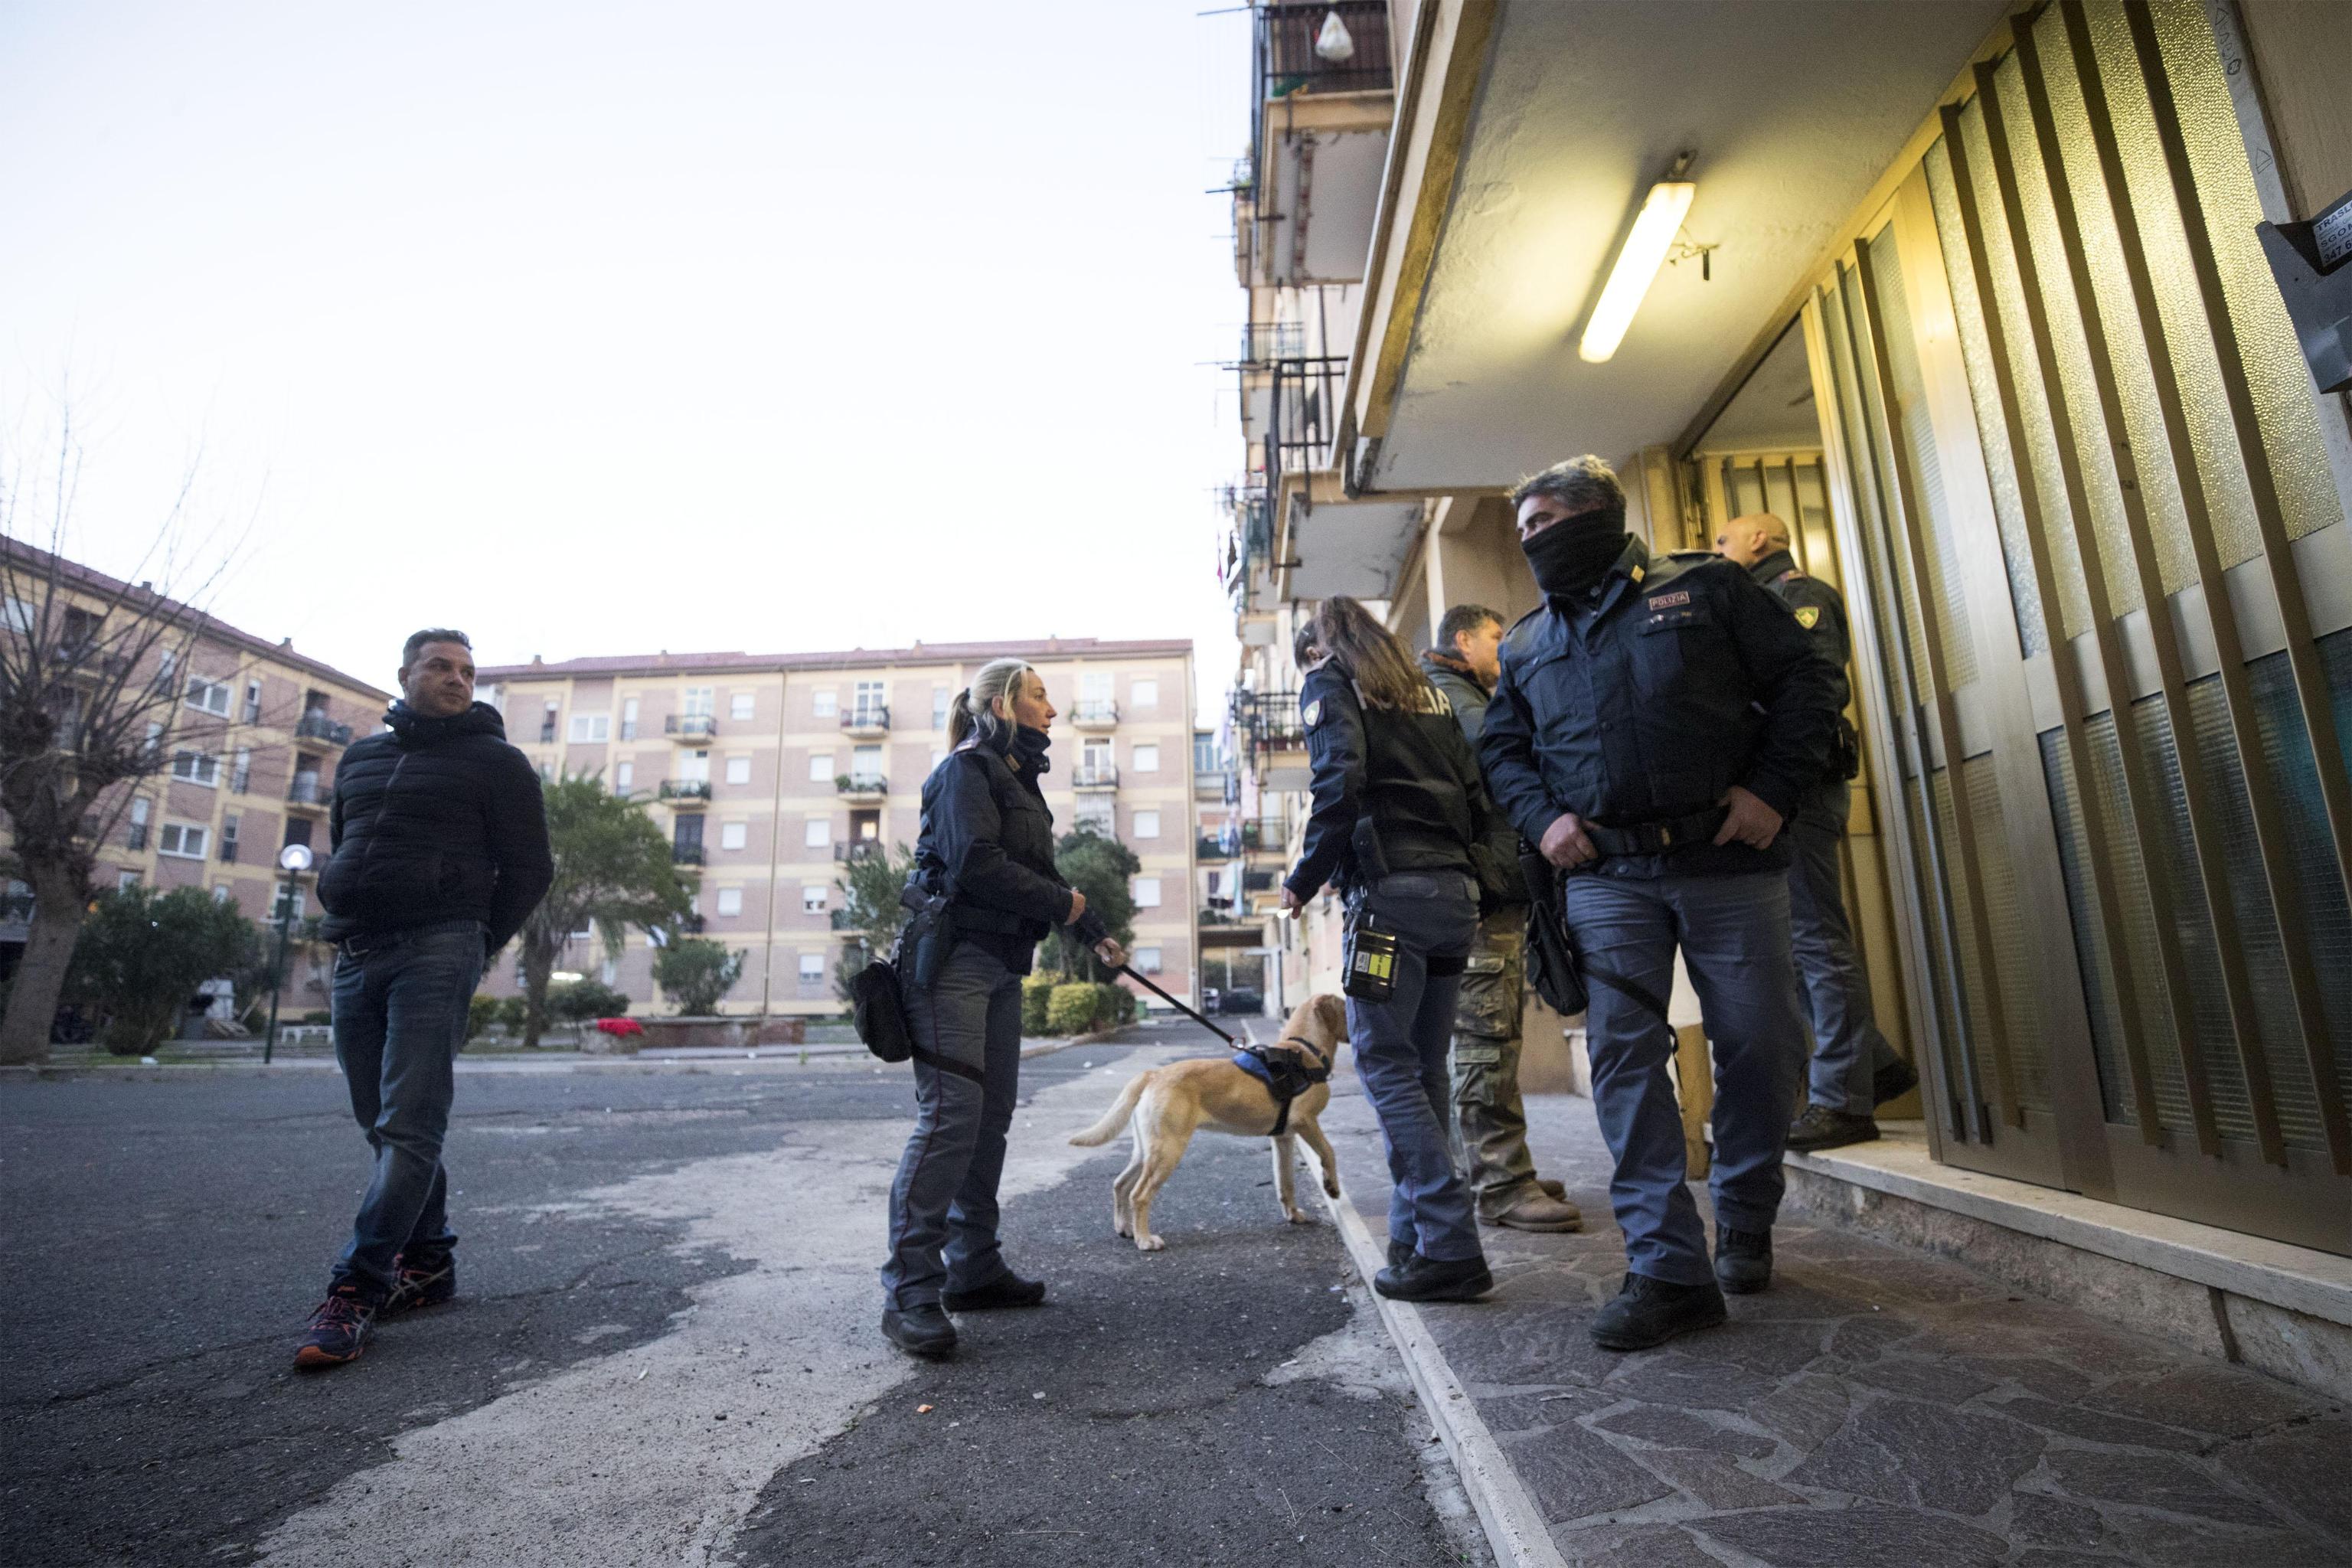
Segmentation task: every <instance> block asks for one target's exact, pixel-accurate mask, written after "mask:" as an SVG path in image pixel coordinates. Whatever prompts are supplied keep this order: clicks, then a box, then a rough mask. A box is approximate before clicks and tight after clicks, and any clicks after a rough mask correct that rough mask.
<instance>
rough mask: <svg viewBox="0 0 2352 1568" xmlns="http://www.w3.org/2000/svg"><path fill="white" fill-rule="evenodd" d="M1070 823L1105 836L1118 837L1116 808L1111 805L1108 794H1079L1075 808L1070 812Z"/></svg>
mask: <svg viewBox="0 0 2352 1568" xmlns="http://www.w3.org/2000/svg"><path fill="white" fill-rule="evenodd" d="M1070 825H1071V826H1073V827H1076V828H1082V829H1084V830H1085V831H1087V832H1088V833H1097V834H1100V835H1101V836H1102V837H1105V838H1116V837H1118V810H1117V808H1116V807H1115V806H1113V805H1111V801H1110V797H1109V796H1108V795H1085V796H1081V797H1080V799H1079V801H1078V808H1077V810H1076V811H1075V812H1073V813H1071V814H1070Z"/></svg>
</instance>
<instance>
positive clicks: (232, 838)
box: [220, 811, 237, 864]
mask: <svg viewBox="0 0 2352 1568" xmlns="http://www.w3.org/2000/svg"><path fill="white" fill-rule="evenodd" d="M236 827H237V815H236V812H233V811H232V812H230V813H228V814H227V815H226V816H223V817H222V818H221V841H220V858H222V859H223V860H226V861H228V862H230V863H231V864H235V863H236Z"/></svg>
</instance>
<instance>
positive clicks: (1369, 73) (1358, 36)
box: [1257, 0, 1396, 104]
mask: <svg viewBox="0 0 2352 1568" xmlns="http://www.w3.org/2000/svg"><path fill="white" fill-rule="evenodd" d="M1334 13H1337V14H1338V16H1339V25H1340V26H1343V27H1345V28H1346V29H1347V31H1348V41H1349V45H1351V46H1352V47H1350V49H1349V52H1348V54H1347V55H1346V56H1345V57H1344V58H1339V59H1334V58H1329V57H1328V56H1326V55H1325V54H1323V53H1322V52H1321V51H1319V50H1318V48H1317V47H1316V43H1317V40H1318V38H1319V37H1321V35H1322V31H1323V19H1324V18H1325V17H1326V16H1330V15H1332V14H1334ZM1257 85H1258V92H1257V97H1258V100H1259V102H1260V103H1261V104H1262V103H1264V102H1265V100H1269V99H1283V98H1288V97H1290V96H1292V95H1293V94H1294V93H1321V92H1388V91H1391V90H1392V89H1394V87H1395V86H1396V75H1395V71H1394V70H1393V68H1391V65H1390V51H1389V7H1388V0H1337V4H1334V3H1333V0H1274V3H1273V4H1271V5H1261V6H1259V7H1258V13H1257Z"/></svg>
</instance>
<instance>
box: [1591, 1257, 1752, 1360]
mask: <svg viewBox="0 0 2352 1568" xmlns="http://www.w3.org/2000/svg"><path fill="white" fill-rule="evenodd" d="M1728 1316H1730V1313H1729V1312H1727V1311H1726V1310H1725V1309H1724V1305H1723V1292H1722V1291H1721V1290H1718V1289H1716V1288H1715V1287H1714V1286H1713V1285H1675V1284H1669V1283H1668V1282H1667V1281H1665V1280H1664V1279H1651V1278H1650V1277H1649V1276H1648V1275H1646V1274H1628V1275H1627V1276H1625V1288H1624V1289H1622V1290H1621V1291H1619V1292H1618V1294H1617V1299H1616V1300H1613V1301H1612V1302H1610V1303H1609V1304H1608V1305H1607V1306H1605V1307H1603V1308H1601V1310H1600V1311H1599V1312H1598V1313H1597V1314H1595V1316H1594V1317H1593V1320H1592V1342H1593V1343H1594V1344H1596V1345H1599V1346H1600V1347H1601V1349H1602V1350H1605V1351H1645V1350H1648V1349H1649V1348H1650V1347H1651V1346H1652V1345H1662V1344H1664V1343H1665V1342H1667V1341H1668V1340H1670V1339H1673V1338H1674V1337H1675V1335H1676V1334H1686V1333H1689V1332H1691V1331H1693V1330H1694V1329H1711V1328H1714V1327H1715V1326H1716V1325H1717V1324H1718V1323H1720V1322H1722V1321H1724V1319H1726V1318H1727V1317H1728Z"/></svg>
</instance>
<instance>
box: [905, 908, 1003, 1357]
mask: <svg viewBox="0 0 2352 1568" xmlns="http://www.w3.org/2000/svg"><path fill="white" fill-rule="evenodd" d="M906 1000H907V1023H908V1027H909V1028H910V1029H911V1030H912V1031H913V1032H914V1037H915V1044H916V1046H917V1047H919V1048H921V1049H923V1050H926V1051H929V1052H931V1053H933V1054H934V1055H936V1056H938V1057H940V1058H942V1059H943V1060H944V1061H946V1062H948V1063H949V1064H950V1065H951V1068H961V1069H962V1071H961V1072H958V1071H953V1070H942V1069H940V1068H937V1067H934V1066H932V1065H931V1064H930V1063H929V1062H927V1061H923V1060H921V1059H920V1058H918V1059H917V1060H916V1062H915V1132H914V1136H913V1137H911V1138H909V1139H908V1140H907V1152H905V1153H904V1154H903V1155H901V1156H899V1160H898V1177H897V1179H896V1180H894V1181H893V1182H891V1184H890V1256H889V1258H888V1259H887V1260H886V1261H885V1262H884V1263H883V1265H882V1271H881V1272H882V1295H883V1299H884V1300H885V1302H886V1303H887V1305H889V1306H891V1307H895V1308H897V1309H898V1310H901V1311H903V1310H906V1309H908V1308H909V1307H922V1306H936V1305H937V1304H938V1302H939V1300H940V1291H942V1290H943V1289H951V1290H976V1289H980V1288H981V1287H982V1286H984V1285H988V1284H991V1283H992V1282H993V1281H994V1280H996V1279H998V1278H999V1277H1000V1276H1002V1275H1003V1274H1004V1273H1005V1271H1006V1270H1005V1267H1004V1255H1003V1249H1002V1248H1001V1247H999V1246H998V1245H997V1239H996V1221H997V1205H996V1185H997V1183H998V1182H999V1181H1000V1180H1002V1179H1003V1175H1004V1135H1005V1133H1006V1132H1007V1131H1011V1129H1012V1126H1013V1105H1014V1104H1015V1102H1016V1101H1017V1100H1018V1098H1019V1096H1020V1091H1021V977H1020V976H1019V975H1017V974H1015V973H1013V971H1011V970H1010V969H1007V968H1006V967H1005V966H1004V964H1003V961H1001V960H999V959H997V958H996V957H994V956H993V955H992V954H990V953H988V952H983V951H982V949H980V948H978V947H976V946H974V945H973V944H972V943H971V942H958V943H957V944H956V948H955V951H954V952H950V954H949V955H948V957H947V961H946V962H945V963H942V964H940V973H939V977H938V978H937V979H935V980H933V981H932V982H931V984H929V986H928V987H917V986H913V985H909V986H908V987H907V997H906ZM967 1075H968V1076H967Z"/></svg>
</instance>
